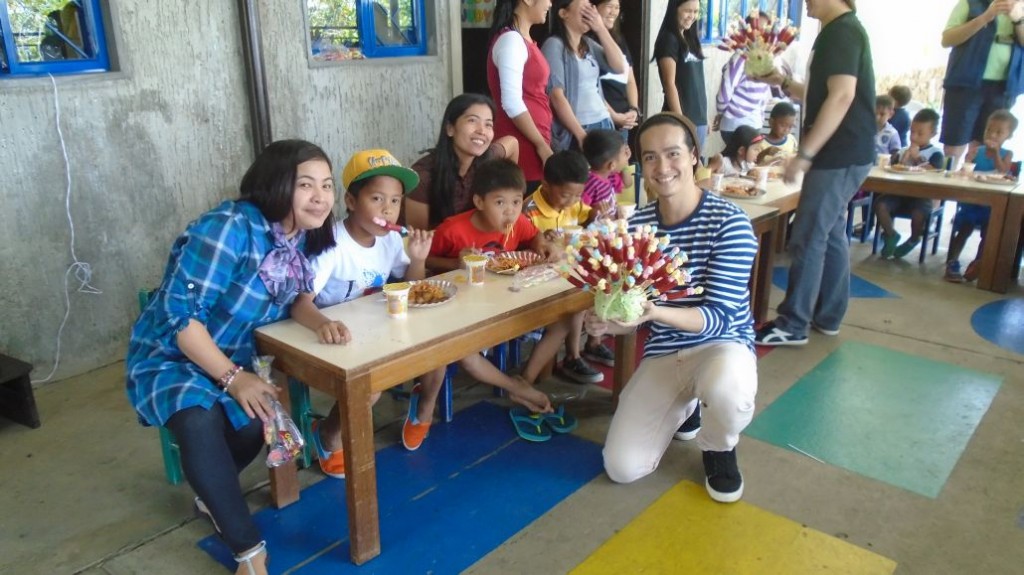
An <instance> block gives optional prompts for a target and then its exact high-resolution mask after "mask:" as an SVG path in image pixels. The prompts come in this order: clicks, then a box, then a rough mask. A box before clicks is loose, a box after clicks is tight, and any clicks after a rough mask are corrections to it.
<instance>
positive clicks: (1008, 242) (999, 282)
mask: <svg viewBox="0 0 1024 575" xmlns="http://www.w3.org/2000/svg"><path fill="white" fill-rule="evenodd" d="M1022 220H1024V194H1011V195H1010V202H1009V204H1008V205H1007V206H1006V217H1005V218H1004V223H1003V234H1002V238H1001V239H1000V242H999V244H1000V245H999V255H998V257H997V258H996V269H995V272H994V279H993V281H992V291H995V292H999V293H1006V290H1008V289H1009V288H1010V281H1011V279H1013V278H1014V277H1015V272H1016V270H1015V269H1014V266H1016V265H1017V246H1018V245H1019V243H1020V236H1021V223H1022ZM990 223H991V222H990ZM986 241H987V240H986Z"/></svg>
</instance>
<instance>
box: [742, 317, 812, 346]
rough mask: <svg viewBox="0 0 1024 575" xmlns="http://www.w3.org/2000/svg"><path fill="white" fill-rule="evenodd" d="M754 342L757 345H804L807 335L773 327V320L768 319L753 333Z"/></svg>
mask: <svg viewBox="0 0 1024 575" xmlns="http://www.w3.org/2000/svg"><path fill="white" fill-rule="evenodd" d="M754 343H756V344H757V345H771V346H776V345H805V344H806V343H807V336H806V335H801V336H797V335H794V334H792V333H789V332H788V331H784V330H782V329H779V328H778V327H775V322H774V321H770V322H768V323H766V324H764V325H762V326H761V329H759V330H757V333H755V334H754Z"/></svg>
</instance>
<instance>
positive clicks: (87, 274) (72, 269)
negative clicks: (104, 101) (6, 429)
mask: <svg viewBox="0 0 1024 575" xmlns="http://www.w3.org/2000/svg"><path fill="white" fill-rule="evenodd" d="M47 75H48V76H50V83H51V84H53V109H54V112H55V113H56V120H55V122H56V124H57V137H58V138H59V139H60V151H61V154H63V156H64V175H65V181H66V184H67V185H66V189H65V191H64V211H65V214H66V215H67V218H68V229H69V230H70V234H69V235H70V237H69V242H68V243H69V247H70V249H71V265H69V266H68V269H67V270H65V271H64V318H63V319H61V320H60V327H59V328H57V350H56V352H55V353H54V359H53V367H52V368H51V369H50V373H48V374H47V375H46V377H44V378H42V379H33V380H32V383H43V382H47V381H50V379H52V378H53V374H55V373H57V368H58V367H60V345H61V339H62V338H63V335H64V326H66V325H67V323H68V317H69V316H70V315H71V289H70V287H69V286H68V281H69V279H70V277H71V274H72V273H74V274H75V279H76V280H78V289H77V290H75V291H78V292H80V293H87V294H101V293H103V292H102V291H100V290H98V289H96V288H95V287H93V286H92V285H91V284H90V282H91V281H92V266H91V265H89V263H88V262H83V261H81V260H79V259H78V255H77V254H76V253H75V221H74V219H73V218H72V217H71V163H70V162H69V161H68V148H67V146H66V145H65V143H64V132H63V131H61V129H60V95H59V94H58V93H57V80H56V79H54V77H53V74H47Z"/></svg>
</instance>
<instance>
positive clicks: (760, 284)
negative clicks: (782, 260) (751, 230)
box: [750, 221, 777, 323]
mask: <svg viewBox="0 0 1024 575" xmlns="http://www.w3.org/2000/svg"><path fill="white" fill-rule="evenodd" d="M776 225H777V224H776V223H775V222H774V221H773V222H772V223H770V224H768V225H765V226H763V229H761V230H760V233H759V236H760V237H759V238H758V246H757V257H756V258H755V259H754V269H753V270H752V275H751V276H750V285H751V290H750V303H751V306H752V307H753V309H752V310H751V311H752V312H753V315H754V323H764V322H765V321H767V319H768V296H769V295H771V291H772V266H773V265H774V264H775V250H774V249H773V247H774V243H775V228H776Z"/></svg>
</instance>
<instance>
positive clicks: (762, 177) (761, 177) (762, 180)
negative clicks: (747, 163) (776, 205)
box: [750, 168, 769, 190]
mask: <svg viewBox="0 0 1024 575" xmlns="http://www.w3.org/2000/svg"><path fill="white" fill-rule="evenodd" d="M768 171H769V170H768V168H754V169H752V170H750V175H752V176H754V179H755V181H757V188H758V189H760V190H764V189H767V188H768Z"/></svg>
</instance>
